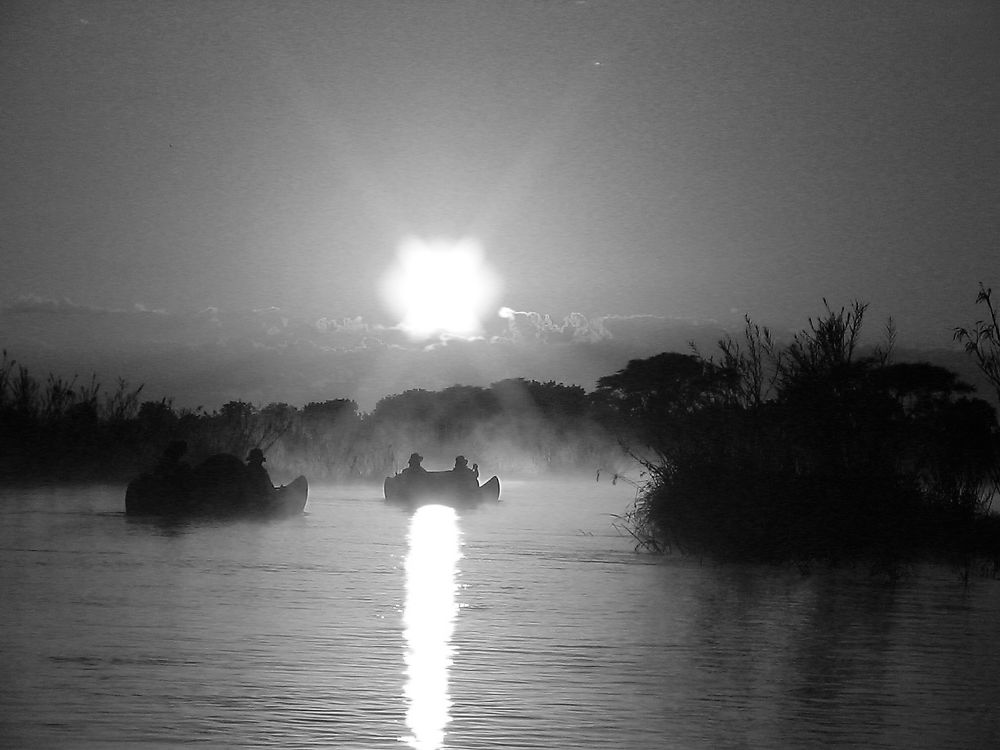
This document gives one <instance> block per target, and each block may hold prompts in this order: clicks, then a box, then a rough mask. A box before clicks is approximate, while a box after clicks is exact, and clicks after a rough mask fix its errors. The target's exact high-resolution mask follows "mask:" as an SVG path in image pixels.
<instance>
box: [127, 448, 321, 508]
mask: <svg viewBox="0 0 1000 750" xmlns="http://www.w3.org/2000/svg"><path fill="white" fill-rule="evenodd" d="M308 496H309V482H308V481H307V480H306V478H305V477H303V476H300V477H297V478H296V479H295V480H294V481H292V482H290V483H289V484H287V485H283V486H281V487H277V488H275V489H274V490H273V491H272V492H271V493H269V494H268V495H261V494H259V493H258V492H255V491H254V490H253V489H252V488H251V482H250V476H249V473H248V471H247V467H246V464H244V463H243V462H242V461H241V460H240V459H239V458H237V457H236V456H233V455H230V454H227V453H220V454H218V455H215V456H211V457H209V458H207V459H205V461H204V462H203V463H201V464H199V465H198V466H197V467H195V468H194V469H193V470H192V471H191V472H190V474H189V475H187V476H182V477H174V478H163V477H158V476H156V475H154V474H142V475H141V476H139V477H136V478H135V479H133V480H132V481H131V482H129V484H128V487H127V488H126V490H125V513H126V514H127V515H130V516H226V517H235V516H257V517H280V516H292V515H297V514H299V513H301V512H302V511H303V510H304V509H305V507H306V499H307V498H308Z"/></svg>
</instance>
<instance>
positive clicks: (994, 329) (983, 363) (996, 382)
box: [955, 284, 1000, 401]
mask: <svg viewBox="0 0 1000 750" xmlns="http://www.w3.org/2000/svg"><path fill="white" fill-rule="evenodd" d="M976 304H981V305H983V306H984V307H985V308H986V317H985V318H982V319H980V320H977V321H976V322H975V324H974V325H973V326H972V328H955V340H956V341H961V342H962V343H963V344H965V350H966V351H967V352H968V353H969V354H970V355H971V356H972V358H973V359H974V360H975V362H976V364H977V365H978V366H979V369H980V371H981V372H982V373H983V375H985V376H986V378H987V379H988V380H989V382H990V384H991V385H992V386H993V388H994V389H995V390H996V395H997V400H998V401H1000V321H998V317H997V316H998V311H997V308H996V307H995V306H994V304H993V290H992V289H990V288H988V287H985V286H983V285H982V284H980V285H979V295H978V296H977V297H976Z"/></svg>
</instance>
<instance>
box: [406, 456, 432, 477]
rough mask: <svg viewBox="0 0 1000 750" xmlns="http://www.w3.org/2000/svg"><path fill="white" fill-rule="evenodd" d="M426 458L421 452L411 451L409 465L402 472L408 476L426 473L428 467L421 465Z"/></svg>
mask: <svg viewBox="0 0 1000 750" xmlns="http://www.w3.org/2000/svg"><path fill="white" fill-rule="evenodd" d="M423 460H424V457H423V456H421V455H420V454H419V453H411V454H410V460H409V462H407V466H406V468H405V469H403V471H402V473H403V474H406V475H407V476H412V475H414V474H426V473H427V469H425V468H424V467H423V466H421V465H420V462H421V461H423Z"/></svg>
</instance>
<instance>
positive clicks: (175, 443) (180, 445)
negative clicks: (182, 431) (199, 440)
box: [163, 440, 188, 460]
mask: <svg viewBox="0 0 1000 750" xmlns="http://www.w3.org/2000/svg"><path fill="white" fill-rule="evenodd" d="M187 449H188V444H187V443H185V442H184V441H183V440H171V441H170V443H169V444H168V445H167V447H166V448H165V449H164V451H163V455H164V457H166V458H169V459H173V460H177V459H178V458H180V457H181V456H183V455H184V454H185V453H187Z"/></svg>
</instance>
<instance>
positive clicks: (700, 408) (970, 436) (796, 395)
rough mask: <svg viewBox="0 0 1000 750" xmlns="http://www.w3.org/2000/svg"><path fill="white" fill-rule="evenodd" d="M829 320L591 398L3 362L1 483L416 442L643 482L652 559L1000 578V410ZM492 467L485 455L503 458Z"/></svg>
mask: <svg viewBox="0 0 1000 750" xmlns="http://www.w3.org/2000/svg"><path fill="white" fill-rule="evenodd" d="M823 302H824V306H825V311H824V312H823V314H822V315H820V316H819V317H818V318H816V319H812V318H810V319H809V321H808V326H807V327H806V328H804V329H802V330H801V331H799V332H798V333H797V334H795V335H794V337H793V338H792V339H791V341H790V342H789V343H786V344H782V345H779V344H778V343H777V342H775V340H774V338H773V337H772V334H771V331H770V330H769V329H768V328H767V327H763V326H760V325H758V324H756V323H754V322H753V321H752V320H751V319H750V318H749V317H747V318H746V321H745V323H746V324H745V328H744V330H743V332H742V335H741V336H740V337H733V336H729V335H727V336H726V337H724V338H723V339H722V340H721V341H719V344H718V350H717V351H716V352H715V353H714V354H712V355H704V354H702V353H701V352H699V351H698V350H697V349H696V348H695V347H694V346H693V345H692V346H691V351H690V353H679V352H664V353H662V354H658V355H656V356H653V357H650V358H648V359H642V360H631V361H629V362H628V364H627V365H626V367H624V368H623V369H622V370H620V371H618V372H616V373H614V374H612V375H608V376H605V377H602V378H600V379H599V380H598V381H597V387H596V389H595V390H594V391H592V392H589V393H588V392H587V391H585V390H584V389H583V388H582V387H580V386H576V385H571V386H567V385H563V384H560V383H555V382H552V381H550V382H546V383H540V382H537V381H534V380H525V379H523V378H514V379H507V380H501V381H498V382H496V383H493V384H491V385H490V386H489V387H485V388H484V387H478V386H463V385H455V386H451V387H449V388H446V389H444V390H441V391H426V390H421V389H415V390H408V391H405V392H403V393H400V394H396V395H391V396H386V397H385V398H383V399H381V400H380V401H379V402H378V403H377V404H376V405H375V407H374V409H373V410H372V411H371V412H370V413H362V412H360V411H359V409H358V405H357V404H356V403H355V402H354V401H351V400H349V399H333V400H328V401H322V402H312V403H309V404H306V405H305V406H303V407H295V406H291V405H289V404H285V403H271V404H267V405H266V406H255V405H253V404H250V403H247V402H244V401H231V402H229V403H227V404H224V405H223V406H222V407H221V408H220V409H218V410H217V411H213V412H206V411H204V410H202V409H201V408H200V407H199V409H196V410H185V409H182V410H177V409H174V408H173V405H172V402H171V400H170V399H161V400H159V401H144V400H142V386H138V387H132V386H130V385H129V384H128V383H127V382H126V381H124V380H122V379H119V380H118V381H117V382H116V385H115V387H114V389H112V390H105V389H104V388H103V387H102V386H101V384H100V383H98V382H97V381H96V377H92V378H91V379H90V380H89V381H86V382H82V383H81V382H79V380H78V379H77V378H73V379H70V380H66V379H62V378H59V377H56V376H53V375H49V376H48V377H47V379H45V380H44V381H40V380H37V379H36V378H35V377H33V376H32V375H31V373H30V372H29V371H28V370H27V368H26V367H25V366H23V365H21V364H19V363H17V362H16V361H15V360H14V359H12V358H10V357H9V356H8V355H7V352H6V351H4V352H3V357H2V360H0V481H2V482H3V483H4V484H7V485H10V484H31V483H41V482H44V483H52V482H124V481H127V480H128V479H131V478H132V477H134V476H136V475H138V474H139V473H141V472H143V471H146V470H148V469H149V468H150V467H152V466H153V465H154V464H155V463H156V462H157V460H158V459H159V458H160V456H161V455H162V453H163V450H164V448H165V447H166V446H167V445H168V444H169V443H170V442H171V441H176V440H183V441H185V442H186V443H187V445H188V456H187V458H188V459H189V460H190V461H191V462H192V463H197V462H198V461H200V460H201V459H203V458H205V457H207V456H209V455H211V454H214V453H222V452H224V453H233V454H236V455H238V456H241V457H242V456H243V455H246V453H247V452H248V451H249V450H250V448H253V447H260V448H263V449H264V450H265V452H266V454H267V460H268V467H269V469H270V470H271V472H272V474H273V475H277V476H285V475H287V476H289V477H291V476H296V475H299V474H304V475H306V476H309V477H310V479H311V480H312V481H317V482H323V481H327V482H359V483H361V482H380V481H382V479H383V478H384V477H385V476H387V475H392V474H393V473H395V471H397V470H398V469H399V468H400V467H401V466H402V465H403V464H404V463H405V460H406V456H408V455H409V454H410V453H411V452H412V451H413V450H417V449H419V450H421V451H422V452H424V453H425V455H427V456H428V459H429V462H430V463H435V464H436V463H441V465H442V467H444V466H445V465H446V464H448V465H450V461H451V460H452V459H453V457H454V456H455V455H458V454H464V455H467V456H475V457H478V458H479V460H480V461H481V462H485V461H488V463H489V465H490V471H491V472H495V473H497V474H500V475H507V476H520V477H543V476H558V475H568V474H575V475H577V476H581V475H583V476H594V474H595V471H596V472H597V476H598V477H600V475H601V474H602V473H604V474H605V475H606V476H608V475H610V476H614V477H616V479H617V478H618V477H624V476H628V474H629V473H630V471H629V470H628V469H629V467H635V466H636V462H637V463H638V465H639V466H640V467H641V469H642V477H643V481H642V483H641V484H638V485H637V494H636V503H635V506H634V508H633V509H632V510H631V511H630V513H629V514H627V516H626V517H625V519H624V522H625V527H626V528H627V530H628V532H629V533H631V534H632V535H633V536H635V538H636V541H637V548H642V549H646V550H650V551H655V552H663V553H665V552H679V553H682V554H691V555H698V556H709V557H712V558H714V559H720V560H734V561H752V562H765V563H777V564H793V565H796V566H798V567H800V568H802V569H803V570H808V569H811V568H812V567H814V566H825V565H831V566H835V565H839V564H846V563H857V562H865V563H869V564H870V565H871V568H872V570H874V571H877V572H886V573H888V574H889V575H896V574H898V573H899V572H900V571H901V570H903V569H905V567H906V566H908V565H909V564H911V563H916V562H918V561H928V560H929V561H946V562H950V563H957V564H959V565H960V566H961V567H962V569H963V570H964V571H965V574H966V575H968V574H969V572H970V571H972V570H977V571H979V572H982V573H986V574H991V575H994V576H996V575H997V574H998V573H1000V517H998V516H996V515H994V514H993V513H992V504H993V500H994V498H995V497H996V495H997V492H998V490H1000V429H998V423H997V416H996V410H995V409H994V406H993V405H992V404H990V403H989V402H987V401H985V400H983V399H982V398H978V397H977V396H975V395H973V394H974V388H973V387H972V386H970V385H969V384H967V383H965V382H963V381H962V380H960V379H959V377H958V376H957V375H956V374H955V373H954V372H951V371H950V370H948V369H946V368H944V367H940V366H937V365H933V364H930V363H927V362H895V361H894V360H893V354H892V349H893V341H894V338H895V330H894V327H893V324H892V321H891V319H890V320H889V322H888V323H887V325H886V327H885V332H884V336H883V341H882V343H881V344H879V345H878V346H877V347H875V348H874V349H870V348H869V349H865V348H862V347H861V345H860V335H861V330H862V324H863V321H864V315H865V311H866V309H867V305H866V304H864V303H861V302H854V303H853V304H852V305H851V307H850V308H843V307H842V308H840V309H839V310H835V309H832V308H830V306H829V305H828V304H827V303H826V300H824V301H823ZM977 304H980V305H982V306H983V308H985V310H986V313H987V314H986V315H985V316H984V318H983V319H981V320H979V321H977V322H976V323H975V325H974V326H973V327H972V328H969V329H966V328H955V329H954V333H955V339H956V340H957V341H959V342H961V343H962V344H963V345H964V346H965V349H966V350H967V352H968V354H969V355H970V356H971V357H972V359H973V361H974V362H975V364H976V365H977V367H978V368H979V370H980V371H981V372H982V373H983V375H984V376H985V378H986V379H987V381H988V382H989V384H990V385H991V386H992V387H993V388H995V390H996V393H995V394H992V395H995V396H996V398H997V399H998V401H1000V333H998V331H1000V327H998V321H997V312H996V308H995V307H994V305H993V301H992V298H991V292H990V290H989V289H986V288H983V287H982V286H981V287H980V293H979V296H978V298H977ZM484 459H485V461H484Z"/></svg>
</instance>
